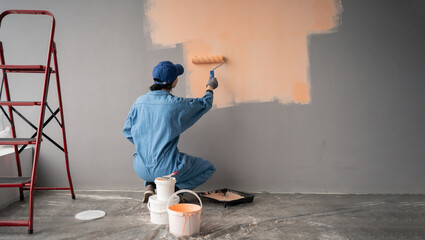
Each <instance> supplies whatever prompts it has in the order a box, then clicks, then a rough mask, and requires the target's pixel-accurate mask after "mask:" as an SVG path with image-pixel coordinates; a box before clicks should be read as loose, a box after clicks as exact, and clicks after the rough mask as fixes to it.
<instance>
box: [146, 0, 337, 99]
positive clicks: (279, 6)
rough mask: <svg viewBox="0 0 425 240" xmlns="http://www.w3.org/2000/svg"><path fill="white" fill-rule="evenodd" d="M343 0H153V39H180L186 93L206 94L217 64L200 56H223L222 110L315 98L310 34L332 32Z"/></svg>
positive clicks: (169, 42)
mask: <svg viewBox="0 0 425 240" xmlns="http://www.w3.org/2000/svg"><path fill="white" fill-rule="evenodd" d="M340 6H341V5H340V2H339V0H261V1H259V0H244V1H241V0H215V1H206V0H179V1H175V0H150V1H149V2H148V5H147V13H146V14H147V17H148V20H149V23H150V29H149V34H150V36H151V38H152V42H153V43H154V44H157V45H160V46H166V47H167V46H168V47H169V46H175V44H177V43H183V48H184V54H185V63H184V65H185V67H186V70H188V71H186V72H187V73H188V78H187V79H188V81H187V83H188V86H187V87H188V89H187V90H188V91H187V92H188V97H197V96H202V95H203V94H204V92H205V85H206V82H207V81H208V77H209V71H210V70H211V69H212V68H214V67H215V66H217V64H193V63H192V57H194V56H197V55H222V56H224V57H225V59H226V63H225V64H224V65H223V66H221V67H220V68H218V69H217V70H216V77H217V79H218V80H219V88H218V89H217V90H216V91H215V97H214V103H215V104H216V105H217V107H226V106H233V105H235V104H238V103H245V102H266V101H274V100H276V99H277V100H278V101H279V102H281V103H293V102H295V103H301V104H306V103H309V102H310V100H311V99H310V84H309V82H310V80H309V79H308V76H309V74H308V70H309V60H308V42H307V39H308V35H310V34H317V33H326V32H329V31H331V30H333V29H334V28H335V27H336V25H337V23H336V19H337V16H339V13H340V11H341V7H340Z"/></svg>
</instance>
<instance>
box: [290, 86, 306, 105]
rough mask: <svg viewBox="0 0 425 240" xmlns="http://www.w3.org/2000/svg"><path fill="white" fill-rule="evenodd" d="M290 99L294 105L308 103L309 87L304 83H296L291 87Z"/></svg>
mask: <svg viewBox="0 0 425 240" xmlns="http://www.w3.org/2000/svg"><path fill="white" fill-rule="evenodd" d="M292 98H293V99H294V101H295V103H304V104H306V103H309V102H310V92H309V86H308V84H307V83H305V82H296V83H294V85H293V86H292Z"/></svg>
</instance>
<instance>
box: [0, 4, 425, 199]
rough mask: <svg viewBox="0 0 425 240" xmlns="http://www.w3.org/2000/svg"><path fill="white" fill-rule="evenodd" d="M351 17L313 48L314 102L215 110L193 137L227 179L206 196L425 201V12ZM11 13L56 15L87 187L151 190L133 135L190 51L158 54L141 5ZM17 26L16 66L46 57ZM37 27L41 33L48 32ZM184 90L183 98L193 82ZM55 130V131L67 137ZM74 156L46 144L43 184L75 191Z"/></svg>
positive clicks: (184, 145)
mask: <svg viewBox="0 0 425 240" xmlns="http://www.w3.org/2000/svg"><path fill="white" fill-rule="evenodd" d="M342 6H343V9H344V12H343V15H342V24H341V25H340V26H339V27H338V29H337V31H336V32H335V33H330V34H321V35H312V36H311V37H310V39H309V40H310V41H309V44H310V46H309V58H310V76H311V84H312V89H311V95H312V102H311V104H308V105H297V104H290V105H280V104H279V103H277V102H270V103H249V104H241V105H238V106H235V107H231V108H224V109H212V110H211V111H210V112H209V113H207V114H206V115H205V117H203V118H202V119H201V120H200V121H199V122H198V123H197V124H195V126H193V127H192V128H191V129H189V130H188V131H187V132H185V133H184V134H183V135H182V137H181V140H180V144H179V148H180V150H181V151H183V152H186V153H189V154H193V155H197V156H201V157H204V158H206V159H208V160H210V161H211V162H212V163H213V164H214V165H215V166H216V168H217V172H216V174H215V175H214V176H213V178H212V179H211V180H210V181H209V182H207V183H206V184H205V185H204V186H202V187H201V188H200V189H217V188H222V187H230V188H233V189H238V190H243V191H274V192H344V193H425V175H424V174H423V172H424V170H425V161H424V159H425V144H424V143H425V127H424V122H425V107H424V106H425V95H424V90H425V82H424V77H423V69H425V60H424V57H423V56H424V53H425V44H424V42H425V15H424V14H423V12H425V2H423V1H420V0H416V1H413V0H406V1H398V0H385V1H384V0H374V1H365V0H362V1H360V0H347V1H342ZM6 9H45V10H50V11H52V12H53V13H54V15H55V16H56V19H57V34H56V42H57V45H58V49H59V62H60V63H59V64H60V71H61V79H62V91H63V99H64V110H65V118H66V126H67V133H68V141H69V142H68V143H69V150H70V159H71V170H72V176H73V180H74V184H75V187H76V188H77V189H142V184H143V181H142V180H141V179H139V178H138V177H137V175H136V174H135V172H134V171H133V167H132V159H131V155H132V153H133V152H134V149H133V146H132V145H131V144H130V143H129V142H127V140H126V139H125V138H124V137H123V136H122V133H121V132H122V126H123V124H124V120H125V118H126V115H127V113H128V110H129V108H130V106H131V105H132V103H133V101H134V100H135V99H136V98H137V97H138V96H139V95H141V94H144V93H146V91H147V88H148V87H149V85H150V84H151V83H152V82H151V69H152V68H153V66H154V65H156V63H157V62H159V61H161V60H165V59H168V60H171V61H174V62H180V63H182V62H183V61H182V60H183V51H182V48H181V46H179V45H177V46H176V48H172V49H159V48H157V47H155V46H153V45H152V43H151V41H150V39H149V36H146V35H145V34H144V24H145V22H144V21H145V19H144V2H143V1H131V0H126V1H112V0H108V1H105V0H102V1H101V0H89V1H84V0H78V1H77V0H76V1H64V0H62V1H53V0H43V1H42V0H37V1H30V0H25V1H11V0H9V1H7V0H0V11H3V10H6ZM15 20H16V22H12V19H10V22H9V20H8V22H7V25H6V22H5V24H4V26H2V28H1V29H0V38H1V40H2V41H4V43H5V44H6V42H7V43H9V44H10V45H15V47H9V48H8V47H7V46H5V47H6V51H7V52H6V54H7V55H6V57H8V56H9V57H8V58H7V59H6V60H8V59H11V60H17V59H18V58H19V57H24V56H28V57H24V59H25V61H29V62H31V61H32V60H34V61H35V60H39V58H38V57H36V56H38V55H40V54H44V52H42V51H41V50H36V51H34V52H31V51H28V50H22V48H21V47H20V46H19V44H20V43H21V42H23V41H24V40H25V38H22V37H17V36H15V35H14V34H23V33H24V32H22V31H16V30H13V29H16V28H17V27H22V25H23V21H21V20H20V19H15ZM5 21H6V19H5ZM33 22H35V20H34V21H33ZM31 29H32V30H31ZM28 30H29V31H30V33H31V36H35V35H36V33H37V32H38V31H37V30H41V25H35V26H32V27H30V29H28ZM43 31H45V30H43ZM10 32H12V33H13V34H9V33H10ZM16 45H18V46H16ZM43 56H44V55H43ZM40 64H42V62H41V63H40ZM258 81H261V79H259V80H258ZM264 84H267V83H266V82H265V83H264ZM52 86H53V87H55V85H54V84H53V85H52ZM16 87H17V90H16V91H21V92H23V93H22V94H23V95H19V94H18V95H16V96H29V94H30V93H31V92H32V90H33V89H32V88H30V87H29V85H27V84H24V83H18V84H17V85H16ZM174 93H175V94H176V95H179V96H184V94H185V77H184V76H183V77H182V78H181V79H180V84H179V86H178V87H177V89H176V90H175V91H174ZM55 96H56V95H55V94H54V93H53V94H52V95H51V96H50V97H51V98H52V99H54V97H55ZM50 101H52V102H53V100H50ZM28 113H31V112H30V111H28ZM35 114H36V113H35ZM55 127H56V126H51V127H49V128H48V129H46V130H47V131H49V132H51V133H52V134H53V136H55V137H57V138H58V139H60V138H59V137H60V135H59V134H57V132H58V130H57V128H55ZM62 159H63V157H62V154H61V152H60V151H59V150H56V149H55V148H54V147H53V146H52V145H51V144H50V143H48V142H46V141H45V142H43V146H42V154H41V162H40V166H39V179H38V180H39V182H38V183H39V185H49V184H56V185H66V178H65V175H64V166H63V162H62Z"/></svg>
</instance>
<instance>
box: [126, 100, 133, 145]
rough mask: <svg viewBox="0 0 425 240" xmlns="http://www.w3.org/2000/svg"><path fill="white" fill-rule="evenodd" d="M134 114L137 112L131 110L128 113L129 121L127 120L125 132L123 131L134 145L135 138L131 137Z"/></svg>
mask: <svg viewBox="0 0 425 240" xmlns="http://www.w3.org/2000/svg"><path fill="white" fill-rule="evenodd" d="M134 114H135V110H134V109H133V108H131V109H130V112H129V113H128V116H127V119H126V120H125V123H124V130H123V134H124V136H125V137H126V138H127V139H128V140H129V141H130V142H131V143H133V144H134V142H133V136H132V135H131V127H132V126H133V117H134Z"/></svg>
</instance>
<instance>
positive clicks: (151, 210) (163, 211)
mask: <svg viewBox="0 0 425 240" xmlns="http://www.w3.org/2000/svg"><path fill="white" fill-rule="evenodd" d="M147 207H148V210H149V212H153V213H165V212H167V209H165V210H162V211H155V210H153V209H151V202H150V201H149V202H148V204H147Z"/></svg>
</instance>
